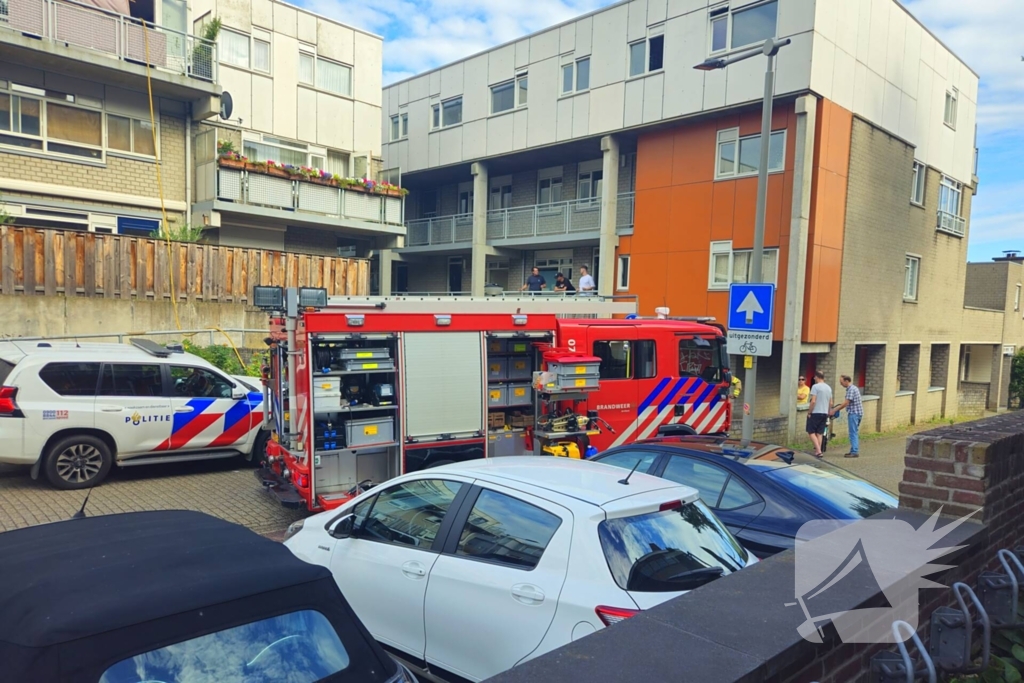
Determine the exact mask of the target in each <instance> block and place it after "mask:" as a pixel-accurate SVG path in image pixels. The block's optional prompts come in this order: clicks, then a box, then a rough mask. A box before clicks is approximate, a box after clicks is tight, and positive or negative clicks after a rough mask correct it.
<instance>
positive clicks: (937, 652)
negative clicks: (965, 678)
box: [929, 581, 992, 674]
mask: <svg viewBox="0 0 1024 683" xmlns="http://www.w3.org/2000/svg"><path fill="white" fill-rule="evenodd" d="M964 593H966V594H967V595H968V596H969V597H970V598H971V602H973V603H974V607H975V609H977V610H978V617H979V618H978V620H977V621H974V620H972V619H971V611H970V609H969V608H968V606H967V602H966V601H965V600H964ZM953 595H955V596H956V601H957V603H958V604H959V605H960V609H959V610H958V609H955V608H953V607H939V608H938V609H937V610H935V611H934V612H932V616H931V638H930V640H929V645H930V651H931V655H932V657H933V658H934V659H935V661H936V663H937V664H938V665H939V668H941V669H942V670H943V671H945V672H947V673H958V674H971V673H979V672H981V671H984V670H985V669H987V668H988V659H989V652H990V650H991V641H992V623H991V620H990V619H989V617H988V613H987V612H986V611H985V607H984V606H983V605H982V604H981V600H980V599H978V594H977V593H975V592H974V590H973V589H972V588H971V587H970V586H968V585H967V584H966V583H963V582H961V581H958V582H956V583H954V584H953ZM977 626H981V629H982V646H981V647H982V650H981V666H980V667H972V666H970V664H971V645H972V643H971V639H972V635H973V632H974V629H975V627H977Z"/></svg>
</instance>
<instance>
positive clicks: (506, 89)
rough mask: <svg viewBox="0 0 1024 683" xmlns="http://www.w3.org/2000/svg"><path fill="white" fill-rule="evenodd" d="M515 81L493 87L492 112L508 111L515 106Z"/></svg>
mask: <svg viewBox="0 0 1024 683" xmlns="http://www.w3.org/2000/svg"><path fill="white" fill-rule="evenodd" d="M515 87H516V84H515V81H509V82H508V83H502V84H501V85H495V86H492V87H491V113H492V114H497V113H498V112H503V111H508V110H509V109H512V108H514V107H515V94H516V93H515Z"/></svg>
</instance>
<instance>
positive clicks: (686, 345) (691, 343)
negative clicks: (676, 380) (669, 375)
mask: <svg viewBox="0 0 1024 683" xmlns="http://www.w3.org/2000/svg"><path fill="white" fill-rule="evenodd" d="M721 365H722V348H721V346H720V342H719V341H718V340H717V339H701V340H700V341H697V340H696V339H680V340H679V376H680V377H700V378H701V379H702V380H704V381H705V382H710V383H712V384H717V383H718V381H719V379H718V377H719V369H720V368H721Z"/></svg>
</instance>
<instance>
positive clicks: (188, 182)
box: [185, 102, 195, 229]
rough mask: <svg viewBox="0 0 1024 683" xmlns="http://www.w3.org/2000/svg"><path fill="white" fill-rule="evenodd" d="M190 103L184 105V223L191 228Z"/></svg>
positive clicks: (192, 170) (192, 171) (193, 170)
mask: <svg viewBox="0 0 1024 683" xmlns="http://www.w3.org/2000/svg"><path fill="white" fill-rule="evenodd" d="M194 172H195V169H193V168H192V103H191V102H188V103H187V104H186V105H185V225H187V226H188V227H189V229H191V228H192V174H193V173H194Z"/></svg>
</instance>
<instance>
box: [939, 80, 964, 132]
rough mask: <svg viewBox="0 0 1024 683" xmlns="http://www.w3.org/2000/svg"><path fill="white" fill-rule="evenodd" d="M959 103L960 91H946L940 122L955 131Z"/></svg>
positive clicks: (953, 89) (951, 89)
mask: <svg viewBox="0 0 1024 683" xmlns="http://www.w3.org/2000/svg"><path fill="white" fill-rule="evenodd" d="M959 103H960V91H959V90H957V89H956V88H950V89H949V90H947V91H946V100H945V107H944V108H943V111H942V122H943V123H945V124H946V125H947V126H949V127H950V128H952V129H953V130H956V115H957V107H958V106H959Z"/></svg>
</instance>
